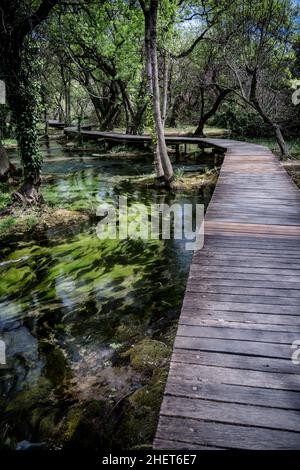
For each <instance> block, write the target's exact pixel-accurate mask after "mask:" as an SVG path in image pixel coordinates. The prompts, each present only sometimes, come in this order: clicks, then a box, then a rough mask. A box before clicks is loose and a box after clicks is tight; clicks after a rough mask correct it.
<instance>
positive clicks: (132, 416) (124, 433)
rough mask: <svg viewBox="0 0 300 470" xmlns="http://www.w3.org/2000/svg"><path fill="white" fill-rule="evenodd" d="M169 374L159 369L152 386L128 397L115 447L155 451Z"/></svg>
mask: <svg viewBox="0 0 300 470" xmlns="http://www.w3.org/2000/svg"><path fill="white" fill-rule="evenodd" d="M167 375H168V368H167V367H165V368H163V369H157V370H156V371H154V373H153V375H152V378H151V380H150V381H149V383H148V384H147V385H145V386H144V387H141V388H140V389H138V390H136V391H135V392H134V393H133V394H132V395H131V396H130V397H129V398H128V400H127V403H126V405H125V407H124V409H123V413H122V417H121V418H120V420H119V421H118V422H117V424H116V429H115V432H114V434H113V436H114V438H113V446H114V447H118V448H124V446H126V448H129V449H151V448H152V442H153V439H154V436H155V432H156V428H157V423H158V417H159V410H160V406H161V402H162V398H163V393H164V389H165V384H166V380H167Z"/></svg>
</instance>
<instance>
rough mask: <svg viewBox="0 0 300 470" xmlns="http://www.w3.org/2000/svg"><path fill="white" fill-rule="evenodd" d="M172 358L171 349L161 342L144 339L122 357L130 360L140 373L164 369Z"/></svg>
mask: <svg viewBox="0 0 300 470" xmlns="http://www.w3.org/2000/svg"><path fill="white" fill-rule="evenodd" d="M170 356H171V348H170V347H169V346H167V345H166V344H165V343H162V342H161V341H156V340H154V339H150V338H144V339H142V340H141V341H139V342H138V343H137V344H135V345H134V346H132V347H131V348H130V349H129V350H128V351H125V352H124V353H122V354H121V357H123V358H126V357H129V358H130V364H131V366H132V367H133V368H134V369H136V370H137V371H139V372H151V371H153V370H155V369H156V368H158V367H164V366H166V364H167V363H168V361H169V359H170Z"/></svg>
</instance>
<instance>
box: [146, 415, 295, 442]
mask: <svg viewBox="0 0 300 470" xmlns="http://www.w3.org/2000/svg"><path fill="white" fill-rule="evenodd" d="M165 436H168V438H169V441H170V442H171V441H180V442H184V443H185V449H189V448H190V447H189V446H190V445H191V446H192V445H195V444H201V445H205V446H210V445H211V446H217V447H222V448H224V449H248V450H270V449H277V450H297V449H299V448H300V434H299V433H297V432H289V431H281V430H272V429H269V430H266V429H265V428H259V427H254V426H253V427H250V426H238V425H230V424H223V423H213V422H206V421H199V420H196V419H186V418H175V417H172V416H170V417H169V416H166V417H164V419H160V421H159V424H158V428H157V433H156V438H155V441H154V448H156V446H157V445H158V441H159V439H160V437H162V438H164V437H165ZM172 448H173V447H170V449H172Z"/></svg>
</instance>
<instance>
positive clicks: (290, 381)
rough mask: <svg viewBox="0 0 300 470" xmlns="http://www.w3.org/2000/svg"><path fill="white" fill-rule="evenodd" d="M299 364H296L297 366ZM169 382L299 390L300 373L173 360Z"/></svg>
mask: <svg viewBox="0 0 300 470" xmlns="http://www.w3.org/2000/svg"><path fill="white" fill-rule="evenodd" d="M296 367H297V366H295V368H296ZM170 372H171V374H170V375H169V378H168V382H170V383H190V384H191V385H193V386H197V385H199V384H202V383H224V384H230V385H243V386H247V387H261V388H272V389H273V388H274V389H278V390H290V391H294V392H299V390H300V388H299V387H300V375H299V374H282V373H273V372H260V371H252V370H248V369H245V370H242V369H236V368H229V367H228V368H227V367H221V366H220V367H214V366H202V365H195V364H190V366H189V367H187V366H186V364H181V363H175V362H171V365H170Z"/></svg>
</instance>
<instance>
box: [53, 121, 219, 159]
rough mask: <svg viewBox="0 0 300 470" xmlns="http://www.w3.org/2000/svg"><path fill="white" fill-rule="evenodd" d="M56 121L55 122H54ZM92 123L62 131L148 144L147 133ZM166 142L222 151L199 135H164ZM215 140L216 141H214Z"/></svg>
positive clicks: (110, 139)
mask: <svg viewBox="0 0 300 470" xmlns="http://www.w3.org/2000/svg"><path fill="white" fill-rule="evenodd" d="M48 122H49V125H50V126H54V127H58V124H60V123H58V124H57V122H56V121H48ZM55 123H56V124H55ZM91 126H92V125H91V124H86V125H85V126H81V130H80V131H78V129H77V128H76V127H75V126H71V127H65V128H64V133H65V135H67V136H70V137H73V136H77V135H80V136H81V138H83V139H87V140H99V141H107V142H114V143H117V144H126V145H131V144H132V145H134V144H142V145H143V144H150V142H151V136H150V135H149V134H143V135H135V134H121V133H119V132H105V131H97V130H91V129H89V128H90V127H91ZM165 140H166V144H167V145H170V146H172V145H173V146H178V145H181V144H183V145H188V144H194V145H199V146H201V147H203V148H205V147H208V148H212V147H213V148H214V149H215V150H216V151H218V150H219V151H221V152H223V147H221V146H220V145H219V144H218V143H217V139H210V140H209V139H202V138H201V137H193V136H187V135H167V134H166V135H165ZM215 140H216V141H215Z"/></svg>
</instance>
